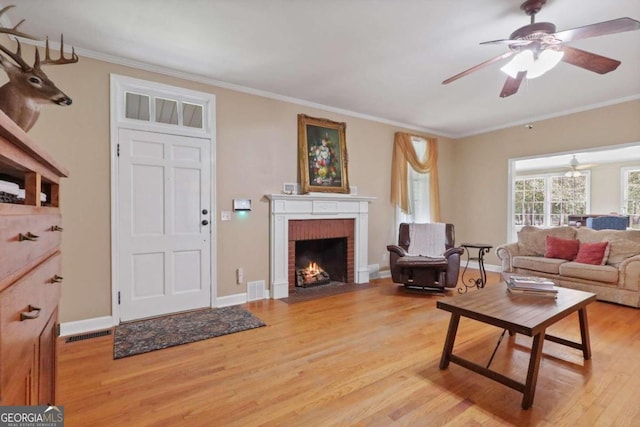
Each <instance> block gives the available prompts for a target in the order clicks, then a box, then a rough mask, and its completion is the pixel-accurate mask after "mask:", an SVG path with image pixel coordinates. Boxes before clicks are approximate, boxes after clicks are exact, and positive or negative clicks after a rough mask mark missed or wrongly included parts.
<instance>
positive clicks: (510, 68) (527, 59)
mask: <svg viewBox="0 0 640 427" xmlns="http://www.w3.org/2000/svg"><path fill="white" fill-rule="evenodd" d="M533 61H534V59H533V52H532V51H530V50H529V49H525V50H523V51H521V52H519V53H517V54H516V55H515V56H514V57H513V59H512V60H511V61H509V62H507V64H506V65H504V66H503V67H502V68H500V71H502V72H503V73H505V74H507V75H508V76H509V77H511V78H512V79H515V78H516V76H517V75H518V73H519V72H521V71H527V70H528V69H529V68H530V67H531V65H532V64H533Z"/></svg>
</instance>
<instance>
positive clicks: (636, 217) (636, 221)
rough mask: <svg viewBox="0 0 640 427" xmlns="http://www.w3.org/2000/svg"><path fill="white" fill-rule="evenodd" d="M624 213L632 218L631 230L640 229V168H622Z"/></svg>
mask: <svg viewBox="0 0 640 427" xmlns="http://www.w3.org/2000/svg"><path fill="white" fill-rule="evenodd" d="M621 172H622V205H623V206H622V209H621V211H622V213H624V214H626V215H629V216H631V228H640V168H622V169H621Z"/></svg>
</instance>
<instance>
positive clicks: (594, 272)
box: [560, 262, 618, 285]
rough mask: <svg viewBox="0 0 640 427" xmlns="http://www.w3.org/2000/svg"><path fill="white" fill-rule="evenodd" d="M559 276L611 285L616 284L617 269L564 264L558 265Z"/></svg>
mask: <svg viewBox="0 0 640 427" xmlns="http://www.w3.org/2000/svg"><path fill="white" fill-rule="evenodd" d="M560 275H561V276H565V277H573V278H576V279H584V280H591V281H594V282H603V283H610V284H612V285H616V284H617V283H618V269H617V268H615V267H612V266H610V265H591V264H582V263H579V262H565V263H563V264H561V265H560Z"/></svg>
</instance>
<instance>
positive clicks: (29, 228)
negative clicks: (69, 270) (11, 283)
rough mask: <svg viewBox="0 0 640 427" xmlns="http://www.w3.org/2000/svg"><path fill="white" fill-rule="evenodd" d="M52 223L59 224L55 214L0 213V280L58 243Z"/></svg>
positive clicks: (58, 238) (58, 232)
mask: <svg viewBox="0 0 640 427" xmlns="http://www.w3.org/2000/svg"><path fill="white" fill-rule="evenodd" d="M56 226H57V227H61V226H62V224H61V217H60V214H59V213H54V214H43V215H6V216H5V215H0V259H1V260H2V263H0V280H2V279H4V278H5V277H7V276H9V275H10V274H11V273H14V272H15V271H17V270H19V269H20V268H23V267H24V266H26V265H28V264H31V263H33V262H36V261H37V260H38V259H39V258H40V257H42V256H43V255H44V254H46V253H47V252H50V251H51V250H52V249H54V248H56V247H58V246H60V242H61V241H62V238H61V234H62V233H61V232H60V231H56V229H55V227H56ZM20 235H22V236H24V237H26V239H23V240H21V237H20ZM33 236H37V237H33Z"/></svg>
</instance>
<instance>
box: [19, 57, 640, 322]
mask: <svg viewBox="0 0 640 427" xmlns="http://www.w3.org/2000/svg"><path fill="white" fill-rule="evenodd" d="M27 55H30V48H29V47H28V46H26V47H25V57H28V56H27ZM46 71H47V72H48V74H49V76H50V77H51V78H52V80H54V81H55V82H56V83H57V84H58V86H59V87H60V88H61V89H63V90H64V91H65V92H67V93H68V94H69V95H70V96H71V97H72V98H73V100H74V103H73V105H72V106H70V107H65V108H61V107H57V106H50V107H47V109H46V110H45V111H44V113H43V114H42V117H41V118H40V121H39V122H38V123H37V124H36V126H35V127H34V128H33V129H32V130H31V131H30V134H31V136H32V137H33V138H34V139H36V140H37V141H39V142H40V143H41V144H42V145H43V146H45V147H47V148H48V149H49V151H50V152H51V153H52V154H53V155H54V156H55V157H56V158H57V159H59V160H60V161H61V162H62V163H63V164H64V165H65V166H67V167H68V168H69V170H70V173H71V176H70V177H69V179H67V180H65V182H64V185H63V191H62V204H63V207H62V210H63V215H64V225H65V232H64V240H63V251H64V257H63V272H64V276H65V282H64V286H63V297H62V304H61V321H62V322H69V321H75V320H83V319H89V318H95V317H100V316H108V315H110V314H111V261H110V258H111V244H110V240H111V229H110V221H111V218H110V209H111V207H110V206H111V204H110V179H111V178H110V153H109V146H110V135H109V74H110V73H115V74H120V75H125V76H130V77H135V78H141V79H146V80H151V81H156V82H160V83H166V84H171V85H175V86H181V87H185V88H189V89H193V90H200V91H204V92H210V93H213V94H215V95H216V110H217V117H216V119H217V153H216V161H217V170H216V179H217V189H216V190H217V196H216V203H217V212H216V218H219V217H220V211H221V210H230V208H231V201H232V199H233V198H237V197H248V198H251V199H252V200H253V202H254V204H253V206H254V209H253V211H252V212H251V213H250V214H249V215H248V216H247V217H246V218H245V219H243V220H238V219H237V218H236V219H234V220H233V221H230V222H220V221H217V247H216V250H217V260H216V261H217V266H218V272H217V276H216V280H217V286H218V293H217V294H218V296H229V295H234V294H237V293H241V292H245V291H246V288H245V286H244V285H243V286H240V285H236V284H235V274H234V273H235V269H236V268H237V267H243V268H244V270H245V281H252V280H265V281H266V282H267V283H268V282H269V266H268V263H269V215H268V203H267V202H266V201H265V199H264V198H263V196H264V194H266V193H278V192H279V191H280V189H281V187H282V183H283V182H296V181H297V122H296V120H297V115H298V114H300V113H304V114H308V115H310V116H314V117H325V118H329V119H332V120H337V121H344V122H346V123H347V146H348V152H349V160H350V162H349V179H350V182H351V185H355V186H357V187H358V191H359V194H361V195H366V196H373V197H375V198H376V200H375V201H374V202H372V203H371V206H370V213H371V215H370V225H369V231H370V236H369V263H370V264H380V266H381V268H382V269H385V268H387V267H388V257H387V251H386V249H385V248H386V245H387V244H389V243H393V242H395V241H396V230H395V229H394V226H393V222H394V210H393V208H392V206H391V205H390V203H389V173H390V164H391V150H392V142H393V134H394V132H395V131H397V130H403V129H400V128H396V127H394V126H392V125H387V124H381V123H377V122H372V121H368V120H363V119H360V118H354V117H350V116H346V115H341V114H336V113H330V112H326V111H321V110H317V109H313V108H308V107H302V106H299V105H294V104H291V103H286V102H282V101H277V100H273V99H267V98H263V97H259V96H254V95H248V94H244V93H240V92H235V91H231V90H227V89H223V88H219V87H213V86H208V85H205V84H200V83H194V82H190V81H186V80H181V79H178V78H173V77H167V76H163V75H159V74H155V73H151V72H146V71H142V70H136V69H132V68H127V67H124V66H119V65H114V64H108V63H105V62H101V61H96V60H92V59H89V58H81V60H80V62H79V63H78V64H74V65H67V66H60V67H48V68H47V70H46ZM638 117H640V101H633V102H628V103H625V104H619V105H615V106H611V107H606V108H602V109H598V110H592V111H587V112H584V113H578V114H574V115H571V116H565V117H562V118H558V119H551V120H546V121H543V122H539V123H536V124H535V127H534V128H533V129H532V130H527V129H525V128H524V127H522V126H518V127H513V128H510V129H504V130H500V131H495V132H491V133H487V134H483V135H478V136H474V137H469V138H464V139H461V140H457V141H453V140H449V139H447V138H440V139H439V140H440V144H439V169H440V188H441V191H440V194H441V205H442V220H443V221H445V222H453V223H454V224H455V225H456V234H457V241H458V242H459V243H460V242H462V241H479V242H489V243H491V244H493V245H497V244H499V243H502V242H504V241H505V239H506V231H507V225H506V215H507V210H506V203H507V188H508V183H507V160H508V159H509V158H513V157H521V156H529V155H536V154H543V153H551V152H559V151H566V150H573V149H579V148H584V147H598V146H604V145H612V144H621V143H628V142H634V141H640V121H639V120H638ZM425 136H428V135H425ZM492 257H493V253H492V254H491V255H490V257H489V262H490V263H497V262H496V260H495V259H494V258H492Z"/></svg>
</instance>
